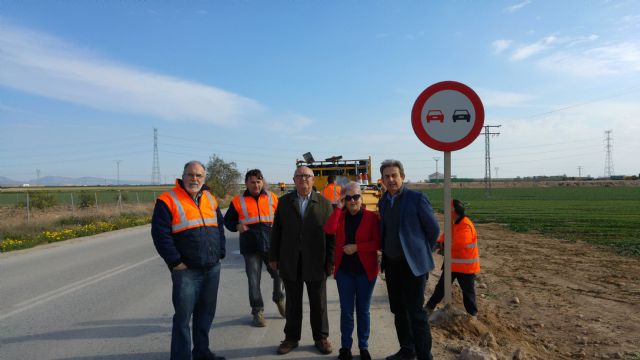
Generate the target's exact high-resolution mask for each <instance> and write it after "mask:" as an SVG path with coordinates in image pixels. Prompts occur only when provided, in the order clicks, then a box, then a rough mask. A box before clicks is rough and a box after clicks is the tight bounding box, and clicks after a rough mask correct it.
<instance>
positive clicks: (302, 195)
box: [269, 166, 335, 354]
mask: <svg viewBox="0 0 640 360" xmlns="http://www.w3.org/2000/svg"><path fill="white" fill-rule="evenodd" d="M293 181H294V183H295V186H296V191H294V192H291V193H289V194H286V195H284V196H283V197H281V198H280V200H279V201H278V207H277V208H276V213H275V218H274V219H273V228H272V229H271V246H270V249H269V260H270V261H269V264H270V266H271V267H272V268H273V269H277V270H278V271H279V273H280V277H281V278H282V280H283V282H284V287H285V291H286V293H287V305H286V310H285V315H286V316H285V317H286V324H285V327H284V334H285V339H284V341H283V342H282V343H281V344H280V346H279V347H278V354H286V353H288V352H290V351H291V350H293V349H294V348H296V347H297V346H298V341H300V336H301V331H302V296H303V294H302V292H303V288H304V285H305V284H306V286H307V295H308V297H309V307H310V310H311V311H310V318H311V319H310V320H311V331H312V334H313V340H314V342H315V346H316V348H317V349H318V351H320V353H322V354H329V353H331V351H332V348H331V343H330V342H329V339H328V337H329V319H328V315H327V286H326V281H327V276H329V275H331V274H332V272H333V253H334V250H335V238H334V237H333V236H331V235H327V234H325V232H324V229H323V228H324V224H325V222H326V221H327V219H328V218H329V216H331V212H332V211H333V208H332V207H331V203H330V202H329V201H328V200H327V199H325V198H324V197H323V196H321V195H320V194H318V193H316V192H314V191H313V171H312V170H311V169H309V168H308V167H306V166H301V167H299V168H297V169H296V171H295V173H294V176H293Z"/></svg>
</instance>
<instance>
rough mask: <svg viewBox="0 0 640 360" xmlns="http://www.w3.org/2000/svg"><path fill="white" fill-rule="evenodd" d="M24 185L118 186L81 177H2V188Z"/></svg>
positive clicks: (136, 182)
mask: <svg viewBox="0 0 640 360" xmlns="http://www.w3.org/2000/svg"><path fill="white" fill-rule="evenodd" d="M23 184H29V185H30V186H36V185H38V186H95V185H103V186H104V185H116V184H118V181H117V180H114V179H105V178H97V177H89V176H85V177H80V178H70V177H64V176H44V177H41V178H40V180H39V181H38V180H37V179H30V180H28V181H16V180H12V179H9V178H7V177H4V176H0V186H21V185H23ZM120 185H151V182H150V181H139V180H123V179H120Z"/></svg>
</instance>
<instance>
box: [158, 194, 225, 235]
mask: <svg viewBox="0 0 640 360" xmlns="http://www.w3.org/2000/svg"><path fill="white" fill-rule="evenodd" d="M158 200H160V201H162V202H164V203H165V204H167V207H168V208H169V211H171V233H172V234H176V233H179V232H181V231H185V230H188V229H193V228H197V227H201V226H213V227H218V217H217V214H216V211H217V209H218V202H217V201H216V199H215V197H213V195H211V193H210V192H209V191H208V190H203V191H202V196H201V197H200V205H199V206H198V205H196V203H195V201H193V199H192V198H191V195H189V193H187V192H186V191H185V190H184V189H183V188H182V187H181V186H180V184H179V183H178V181H176V186H175V187H174V188H173V189H171V190H170V191H167V192H165V193H162V194H161V195H160V196H159V197H158Z"/></svg>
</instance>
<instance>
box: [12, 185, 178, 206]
mask: <svg viewBox="0 0 640 360" xmlns="http://www.w3.org/2000/svg"><path fill="white" fill-rule="evenodd" d="M168 189H170V187H169V186H133V187H125V186H122V187H115V186H114V187H102V186H95V187H89V186H87V187H43V188H39V187H38V188H35V187H33V188H28V189H27V188H20V189H4V190H3V191H2V192H0V206H18V207H23V206H25V204H26V201H27V193H28V194H29V196H31V197H32V196H33V195H34V194H37V193H42V192H44V193H48V194H51V195H53V196H55V199H56V204H58V205H70V204H71V198H72V196H73V201H74V204H75V205H78V203H79V200H80V196H81V195H82V194H84V195H85V196H88V197H89V198H90V199H91V204H92V206H93V205H95V201H96V197H97V200H98V205H103V204H115V203H117V201H118V192H120V194H121V196H122V201H123V202H125V203H138V202H140V203H142V202H153V201H155V199H156V197H157V196H158V195H160V194H161V193H162V192H164V191H167V190H168Z"/></svg>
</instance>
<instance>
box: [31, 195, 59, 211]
mask: <svg viewBox="0 0 640 360" xmlns="http://www.w3.org/2000/svg"><path fill="white" fill-rule="evenodd" d="M57 203H58V199H57V198H56V196H55V195H54V194H52V193H49V192H45V191H37V192H34V193H32V194H31V206H33V207H34V208H36V209H40V210H44V209H47V208H50V207H52V206H54V205H56V204H57Z"/></svg>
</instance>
